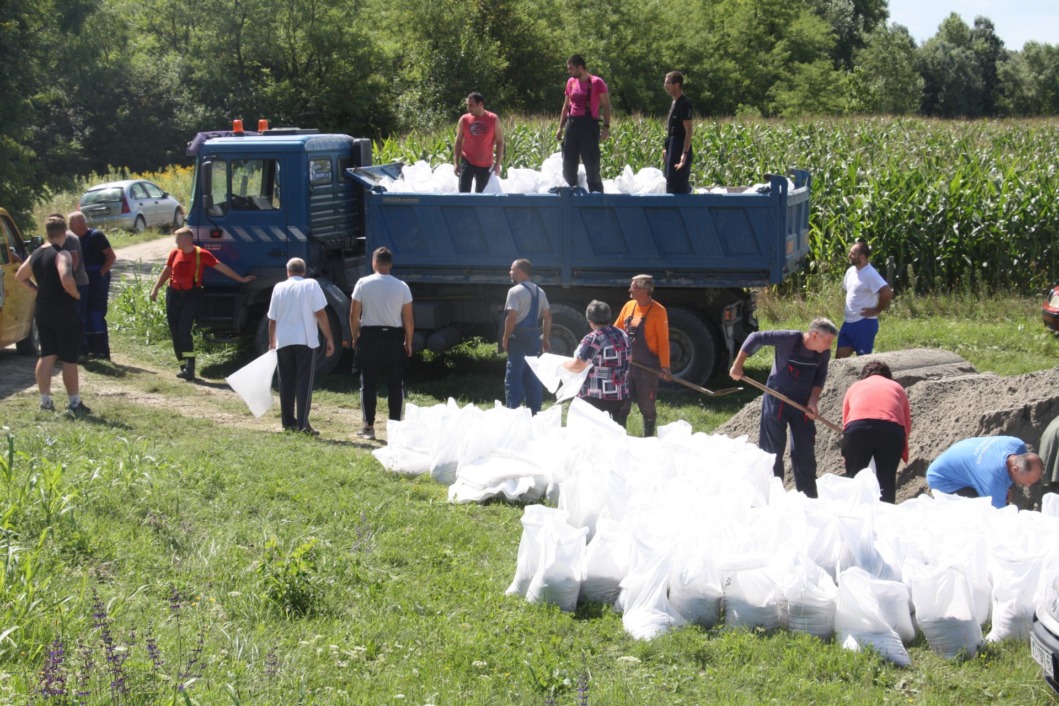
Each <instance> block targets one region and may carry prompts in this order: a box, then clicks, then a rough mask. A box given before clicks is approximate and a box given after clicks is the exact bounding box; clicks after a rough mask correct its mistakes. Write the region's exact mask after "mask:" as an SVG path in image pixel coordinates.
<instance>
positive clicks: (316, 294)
mask: <svg viewBox="0 0 1059 706" xmlns="http://www.w3.org/2000/svg"><path fill="white" fill-rule="evenodd" d="M317 327H319V330H320V332H322V333H323V335H324V339H326V341H327V343H326V348H325V350H326V351H327V355H328V356H331V355H334V353H335V342H334V339H333V338H332V336H331V324H330V322H329V321H328V320H327V300H326V299H325V298H324V290H323V289H321V288H320V283H319V282H317V281H316V280H315V279H305V260H302V259H301V258H300V257H295V258H291V259H290V260H288V261H287V279H286V280H285V281H283V282H280V283H279V284H277V285H276V286H275V287H273V288H272V301H270V302H269V305H268V347H269V349H273V350H275V351H276V357H277V358H278V366H277V367H278V370H279V410H280V419H281V420H282V422H283V429H284V430H286V431H300V432H302V433H303V434H309V435H310V436H316V435H317V434H319V432H317V431H316V430H315V429H313V428H312V427H311V426H309V406H310V405H311V403H312V397H313V377H314V373H315V372H316V349H317V348H319V347H320V335H319V333H318V332H317ZM295 407H297V413H295Z"/></svg>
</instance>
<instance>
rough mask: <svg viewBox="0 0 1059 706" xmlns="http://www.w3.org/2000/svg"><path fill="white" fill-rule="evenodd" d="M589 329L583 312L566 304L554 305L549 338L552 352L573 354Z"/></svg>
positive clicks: (565, 354) (564, 354) (566, 354)
mask: <svg viewBox="0 0 1059 706" xmlns="http://www.w3.org/2000/svg"><path fill="white" fill-rule="evenodd" d="M588 331H589V328H588V322H587V321H585V315H584V314H583V313H581V312H579V311H577V310H576V309H574V308H573V307H572V306H567V305H566V304H553V305H552V335H551V338H550V339H549V341H550V343H551V352H552V353H554V354H555V355H563V356H567V357H569V356H572V355H573V354H574V351H575V350H577V344H579V343H581V339H582V338H584V337H585V334H587V333H588Z"/></svg>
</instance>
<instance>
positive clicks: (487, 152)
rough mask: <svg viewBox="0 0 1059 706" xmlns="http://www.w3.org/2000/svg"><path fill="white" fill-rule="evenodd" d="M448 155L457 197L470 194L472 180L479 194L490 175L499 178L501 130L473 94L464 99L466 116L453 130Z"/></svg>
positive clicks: (501, 161)
mask: <svg viewBox="0 0 1059 706" xmlns="http://www.w3.org/2000/svg"><path fill="white" fill-rule="evenodd" d="M494 150H495V153H496V157H495V158H494V157H493V153H494ZM452 151H453V170H454V171H455V172H456V176H458V177H459V178H460V193H462V194H467V193H470V191H471V180H472V179H473V180H474V190H475V191H476V192H478V193H479V194H480V193H482V191H484V190H485V185H486V184H488V183H489V175H490V174H491V173H495V174H496V176H497V178H500V165H501V164H502V163H503V161H504V130H503V128H501V127H500V119H499V118H497V117H496V113H490V112H489V111H488V110H486V109H485V99H484V98H483V97H482V94H481V93H478V92H477V91H476V92H474V93H472V94H470V95H469V96H467V112H466V113H465V114H464V115H463V116H461V117H460V122H459V124H458V125H457V126H456V145H455V147H454V148H453V150H452Z"/></svg>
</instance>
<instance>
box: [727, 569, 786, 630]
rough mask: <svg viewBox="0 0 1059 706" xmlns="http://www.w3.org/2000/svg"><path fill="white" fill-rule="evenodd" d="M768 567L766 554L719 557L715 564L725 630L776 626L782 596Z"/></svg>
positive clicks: (773, 627)
mask: <svg viewBox="0 0 1059 706" xmlns="http://www.w3.org/2000/svg"><path fill="white" fill-rule="evenodd" d="M769 564H770V557H769V555H767V554H764V553H762V552H751V553H746V554H743V555H742V556H738V557H727V558H722V559H720V560H719V561H718V562H717V569H718V571H719V572H720V574H721V578H722V580H723V582H724V584H723V585H724V626H725V629H727V630H734V629H738V628H746V629H748V630H752V629H754V628H764V629H765V630H775V629H776V628H778V627H780V624H781V623H780V602H781V601H782V598H783V593H782V591H781V590H780V587H779V584H778V583H777V582H776V578H775V576H774V575H773V574H772V572H771V571H770V567H769Z"/></svg>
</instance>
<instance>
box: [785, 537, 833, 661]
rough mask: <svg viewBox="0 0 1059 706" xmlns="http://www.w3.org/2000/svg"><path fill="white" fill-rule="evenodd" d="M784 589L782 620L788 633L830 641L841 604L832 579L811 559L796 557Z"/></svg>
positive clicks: (802, 556) (801, 556)
mask: <svg viewBox="0 0 1059 706" xmlns="http://www.w3.org/2000/svg"><path fill="white" fill-rule="evenodd" d="M781 588H782V589H783V596H784V600H783V602H782V604H781V606H782V612H781V615H780V617H781V619H782V622H783V624H784V625H786V626H787V629H788V630H790V631H791V632H804V633H809V634H810V635H815V636H816V637H819V638H820V639H821V640H827V639H830V637H831V635H832V633H834V631H835V607H836V605H837V600H838V586H837V585H835V582H834V580H833V579H832V578H831V576H830V575H828V573H827V572H826V571H824V570H823V569H821V568H820V567H819V566H817V565H816V563H815V562H813V560H812V559H810V558H808V557H806V556H804V555H797V556H795V561H794V565H793V567H792V570H791V571H790V573H788V574H787V576H786V578H784V580H783V583H782V585H781Z"/></svg>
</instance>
